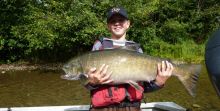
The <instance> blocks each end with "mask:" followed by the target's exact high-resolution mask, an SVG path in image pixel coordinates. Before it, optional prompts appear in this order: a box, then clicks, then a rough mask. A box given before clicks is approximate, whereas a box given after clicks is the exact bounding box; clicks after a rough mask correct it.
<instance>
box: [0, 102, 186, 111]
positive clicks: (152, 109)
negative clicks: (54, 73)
mask: <svg viewBox="0 0 220 111" xmlns="http://www.w3.org/2000/svg"><path fill="white" fill-rule="evenodd" d="M89 108H90V105H69V106H37V107H8V108H0V111H89ZM141 109H142V111H186V109H185V108H183V107H181V106H179V105H178V104H176V103H174V102H150V103H141Z"/></svg>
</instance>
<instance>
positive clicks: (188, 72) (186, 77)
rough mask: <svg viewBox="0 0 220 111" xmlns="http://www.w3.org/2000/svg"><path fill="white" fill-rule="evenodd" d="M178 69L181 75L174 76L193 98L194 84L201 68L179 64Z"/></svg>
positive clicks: (195, 65)
mask: <svg viewBox="0 0 220 111" xmlns="http://www.w3.org/2000/svg"><path fill="white" fill-rule="evenodd" d="M179 67H180V68H181V69H182V71H180V73H182V74H178V75H177V74H176V76H177V77H178V79H179V80H180V81H181V82H182V84H183V85H184V86H185V88H186V89H187V91H188V92H189V94H190V95H191V96H193V97H195V91H196V83H197V81H198V77H199V74H200V72H201V67H202V66H201V65H200V64H180V65H179Z"/></svg>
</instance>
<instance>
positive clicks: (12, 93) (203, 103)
mask: <svg viewBox="0 0 220 111" xmlns="http://www.w3.org/2000/svg"><path fill="white" fill-rule="evenodd" d="M62 73H63V72H62V71H59V70H57V71H52V70H48V71H46V70H35V71H6V72H5V73H0V107H23V106H26V107H27V106H48V105H49V106H53V105H82V104H90V96H89V91H87V90H86V89H85V88H84V87H83V86H82V85H81V84H80V82H79V81H68V80H62V79H61V78H60V75H61V74H62ZM196 94H197V95H196V97H191V96H190V95H189V94H188V93H187V91H186V90H185V88H184V87H183V85H182V84H181V83H180V81H179V80H178V79H177V78H175V77H172V78H171V79H169V80H168V81H167V83H166V85H165V87H164V88H163V89H161V90H158V91H155V92H151V93H147V94H145V100H146V101H147V102H158V101H160V102H164V101H170V102H171V101H172V102H175V103H177V104H179V105H181V106H182V107H184V108H187V109H189V110H192V111H220V98H219V97H218V96H217V94H216V92H215V90H214V89H213V87H212V85H211V83H210V80H209V77H208V74H207V72H206V70H205V68H204V69H203V71H202V73H201V75H200V77H199V81H198V83H197V93H196Z"/></svg>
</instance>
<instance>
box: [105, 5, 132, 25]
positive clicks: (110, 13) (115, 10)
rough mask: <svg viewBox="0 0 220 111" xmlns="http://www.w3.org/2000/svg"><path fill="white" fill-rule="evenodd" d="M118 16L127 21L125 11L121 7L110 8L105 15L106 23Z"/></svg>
mask: <svg viewBox="0 0 220 111" xmlns="http://www.w3.org/2000/svg"><path fill="white" fill-rule="evenodd" d="M115 14H119V15H122V16H123V17H125V18H126V19H128V14H127V11H126V10H125V9H124V8H123V7H113V8H111V9H110V10H109V11H108V13H107V22H108V21H109V20H110V18H111V17H112V16H113V15H115Z"/></svg>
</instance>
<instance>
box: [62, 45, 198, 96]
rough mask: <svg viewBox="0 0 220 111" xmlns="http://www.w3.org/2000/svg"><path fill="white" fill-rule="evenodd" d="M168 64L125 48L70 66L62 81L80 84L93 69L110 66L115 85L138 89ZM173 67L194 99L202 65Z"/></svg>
mask: <svg viewBox="0 0 220 111" xmlns="http://www.w3.org/2000/svg"><path fill="white" fill-rule="evenodd" d="M165 60H166V59H162V58H157V57H152V56H149V55H145V54H142V53H138V52H136V51H132V50H126V49H121V48H118V49H108V50H103V51H92V52H89V53H86V54H84V55H82V56H78V57H75V58H73V59H71V60H70V61H69V62H68V63H66V64H65V65H64V66H63V70H64V71H65V73H66V75H62V76H61V77H62V78H63V79H68V80H78V79H80V78H82V77H84V76H83V75H86V74H87V72H88V71H89V69H90V68H92V67H96V68H99V67H101V65H103V64H106V65H109V68H108V71H109V72H110V71H112V74H111V76H110V79H112V80H113V81H114V82H113V83H112V84H123V83H129V84H131V85H132V86H134V87H135V88H137V89H138V87H136V86H138V85H137V83H136V82H139V81H152V80H154V79H155V78H156V74H157V64H158V63H161V61H165ZM172 64H173V63H172ZM173 66H174V70H173V73H172V75H173V76H177V77H178V78H179V80H180V81H181V82H182V83H183V85H184V86H185V88H186V89H187V90H188V92H189V93H190V94H191V95H192V96H194V95H195V85H196V82H197V79H198V75H199V73H200V70H201V65H197V64H179V65H177V64H173ZM109 72H107V73H109Z"/></svg>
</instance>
